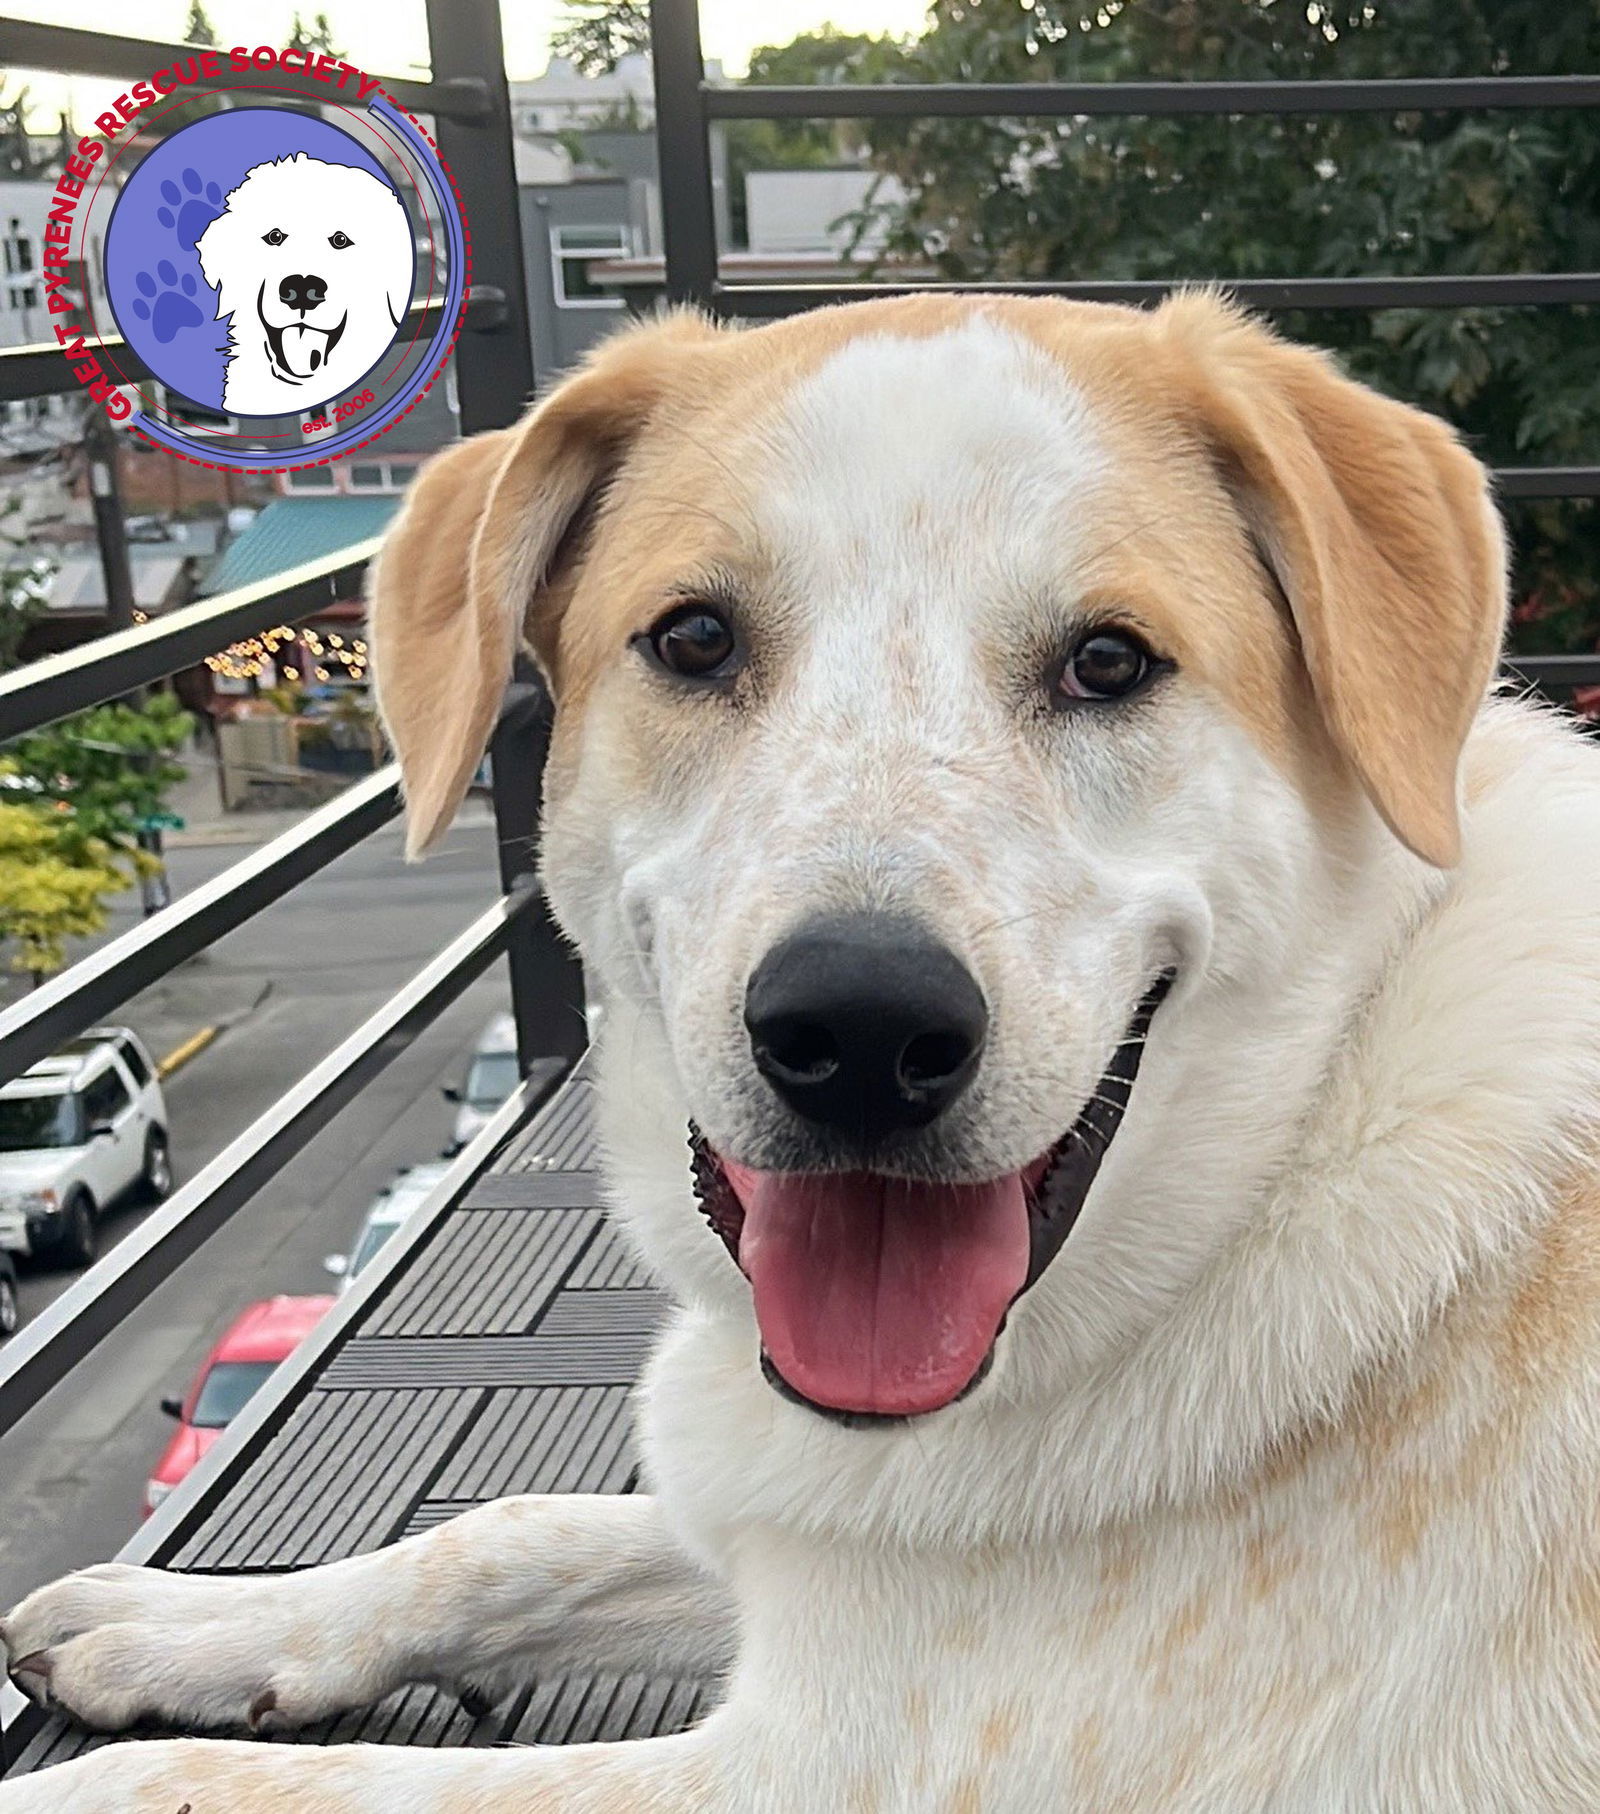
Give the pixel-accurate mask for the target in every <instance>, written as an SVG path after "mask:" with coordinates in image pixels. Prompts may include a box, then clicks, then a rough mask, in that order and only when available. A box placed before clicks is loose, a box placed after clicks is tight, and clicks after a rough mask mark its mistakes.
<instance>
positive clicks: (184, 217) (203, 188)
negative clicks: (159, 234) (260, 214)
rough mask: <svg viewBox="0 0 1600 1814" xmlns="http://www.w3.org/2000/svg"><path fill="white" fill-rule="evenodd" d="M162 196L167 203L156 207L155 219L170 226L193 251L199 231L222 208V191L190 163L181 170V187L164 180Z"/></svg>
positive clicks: (211, 220)
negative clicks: (161, 206)
mask: <svg viewBox="0 0 1600 1814" xmlns="http://www.w3.org/2000/svg"><path fill="white" fill-rule="evenodd" d="M185 190H187V192H188V193H187V194H185ZM161 196H162V199H163V200H164V201H165V202H166V204H167V205H166V207H164V208H157V209H156V219H157V220H158V221H160V222H161V224H162V226H163V227H170V228H171V229H172V230H173V232H174V233H176V234H177V236H178V239H179V241H180V242H181V243H182V244H183V245H184V246H185V247H186V248H187V249H188V250H189V251H191V252H192V251H193V250H194V248H195V246H196V245H197V244H198V243H199V240H200V235H201V234H202V233H204V232H205V230H206V228H207V227H209V226H210V225H211V223H212V222H213V221H214V220H215V219H216V218H217V216H218V215H219V214H220V213H221V212H222V191H221V190H220V189H219V188H218V187H217V185H216V184H215V183H208V182H207V181H206V180H205V179H204V178H203V177H202V176H201V174H200V172H199V171H198V170H195V169H193V168H192V167H190V168H186V169H185V170H184V172H183V188H182V189H180V188H179V187H178V185H177V184H176V183H174V182H171V181H166V182H163V183H162V185H161Z"/></svg>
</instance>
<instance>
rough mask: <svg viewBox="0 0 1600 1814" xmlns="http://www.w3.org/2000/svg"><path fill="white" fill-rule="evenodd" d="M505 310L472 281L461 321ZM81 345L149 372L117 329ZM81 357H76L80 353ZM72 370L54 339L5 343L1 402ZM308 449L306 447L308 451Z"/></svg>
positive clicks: (438, 306) (428, 312)
mask: <svg viewBox="0 0 1600 1814" xmlns="http://www.w3.org/2000/svg"><path fill="white" fill-rule="evenodd" d="M443 310H444V304H443V303H442V302H429V303H417V304H415V305H414V306H413V307H411V308H409V309H407V310H406V314H405V320H404V322H403V324H402V328H403V329H404V328H410V329H411V330H412V331H413V332H415V331H416V329H418V328H420V327H423V326H425V325H426V324H427V323H428V322H430V321H432V320H435V319H436V318H437V317H438V316H439V315H440V314H441V313H442V312H443ZM504 316H505V295H504V293H503V292H502V291H500V290H498V289H496V288H494V287H493V286H492V285H486V284H474V285H473V287H472V288H471V289H470V290H469V291H468V292H467V300H466V307H465V310H464V312H463V314H462V318H461V319H462V326H463V327H465V328H467V329H469V330H473V331H476V330H478V329H487V328H494V327H498V326H499V325H500V324H501V322H502V320H503V319H504ZM84 350H85V352H87V353H90V354H93V355H94V356H96V357H97V358H98V356H99V355H100V354H102V353H104V354H105V355H106V357H107V359H108V360H109V362H110V364H111V366H112V367H113V368H114V369H113V370H111V371H109V372H108V373H107V376H109V377H111V378H112V379H113V381H114V382H121V381H123V380H126V381H127V382H128V383H130V384H131V383H137V382H140V381H141V380H143V379H145V378H149V377H151V376H152V375H153V374H152V373H151V370H150V368H149V366H148V365H146V364H145V362H144V361H143V360H142V359H141V358H140V357H139V355H138V354H137V353H136V352H135V351H134V350H133V348H132V347H131V346H129V345H128V343H127V341H126V340H124V339H122V338H121V336H120V335H117V334H107V335H105V336H104V337H103V338H102V339H99V340H86V341H85V342H84ZM80 363H81V359H80ZM80 388H81V387H80V385H79V383H78V378H77V375H76V373H75V372H74V371H73V369H72V365H71V363H70V361H69V360H68V359H67V357H66V354H65V353H64V352H63V350H62V348H61V347H60V345H59V344H58V343H57V342H56V341H54V340H35V341H32V342H30V343H29V344H28V345H27V346H13V347H7V348H5V349H4V350H3V351H0V403H19V402H21V401H22V399H23V398H25V397H53V396H59V395H62V394H64V393H66V392H69V391H76V390H78V389H80ZM311 451H312V450H311V449H310V448H308V449H307V452H308V454H309V453H310V452H311Z"/></svg>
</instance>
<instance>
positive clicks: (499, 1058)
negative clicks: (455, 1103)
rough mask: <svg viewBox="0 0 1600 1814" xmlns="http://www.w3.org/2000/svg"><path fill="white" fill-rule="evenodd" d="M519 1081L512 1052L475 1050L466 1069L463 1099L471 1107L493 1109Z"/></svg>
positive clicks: (514, 1054) (519, 1074)
mask: <svg viewBox="0 0 1600 1814" xmlns="http://www.w3.org/2000/svg"><path fill="white" fill-rule="evenodd" d="M521 1081H522V1073H521V1071H520V1070H519V1069H518V1067H517V1055H516V1053H515V1052H479V1053H478V1055H477V1056H476V1057H475V1058H474V1059H473V1061H472V1068H471V1070H469V1071H468V1072H467V1089H466V1097H467V1102H468V1103H469V1104H470V1106H471V1107H473V1108H475V1109H497V1108H499V1106H500V1104H501V1103H502V1102H504V1101H505V1100H506V1098H507V1097H508V1096H509V1095H510V1094H511V1092H512V1091H513V1090H514V1089H515V1088H516V1087H517V1085H518V1084H519V1083H521Z"/></svg>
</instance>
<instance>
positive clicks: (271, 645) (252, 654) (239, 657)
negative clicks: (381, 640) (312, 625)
mask: <svg viewBox="0 0 1600 1814" xmlns="http://www.w3.org/2000/svg"><path fill="white" fill-rule="evenodd" d="M291 650H295V651H300V652H303V653H299V654H298V656H297V659H298V660H299V661H300V662H301V663H302V664H303V666H300V665H280V663H279V660H278V657H279V653H280V651H291ZM269 662H270V663H271V664H272V665H273V668H274V669H275V670H276V671H277V672H278V673H279V674H281V675H282V677H283V678H284V679H285V680H299V681H308V680H322V681H326V680H331V679H332V678H333V675H334V670H335V669H342V670H343V672H344V673H345V675H346V676H347V677H348V678H349V679H351V680H365V679H366V677H367V664H368V655H367V645H366V642H365V641H364V640H363V639H362V638H361V637H359V636H357V637H352V638H350V639H348V640H346V638H345V637H343V636H340V635H337V634H333V633H330V634H328V635H326V636H323V635H320V634H319V633H318V632H317V631H315V630H304V629H302V630H297V629H295V628H294V626H293V625H291V624H279V625H278V626H277V627H276V628H275V629H271V630H264V631H262V633H261V634H260V635H259V636H252V637H249V638H248V639H247V640H245V641H244V642H236V643H233V644H232V645H231V646H230V647H228V648H226V649H224V650H222V652H221V653H220V654H217V655H208V656H207V657H206V666H207V667H208V668H209V669H210V670H211V672H212V673H213V674H220V675H222V676H223V678H224V679H227V680H259V679H260V678H261V676H262V674H263V673H264V672H265V671H266V667H267V664H268V663H269Z"/></svg>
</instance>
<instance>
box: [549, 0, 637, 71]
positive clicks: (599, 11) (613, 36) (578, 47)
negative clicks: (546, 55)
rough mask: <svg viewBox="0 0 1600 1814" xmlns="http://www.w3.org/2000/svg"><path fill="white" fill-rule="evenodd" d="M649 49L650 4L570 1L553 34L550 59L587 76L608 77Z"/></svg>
mask: <svg viewBox="0 0 1600 1814" xmlns="http://www.w3.org/2000/svg"><path fill="white" fill-rule="evenodd" d="M649 49H650V6H649V0H567V7H566V13H565V16H564V17H563V18H562V20H561V22H560V23H559V24H558V25H557V26H556V29H555V30H554V31H553V32H552V33H551V34H550V51H551V55H552V56H557V57H565V58H566V59H567V61H568V62H569V63H571V64H572V66H573V67H574V68H575V69H576V70H577V71H578V72H579V74H580V75H586V76H604V75H609V74H610V73H611V72H612V70H614V69H615V68H616V67H617V65H618V64H619V63H620V62H621V61H622V59H623V58H624V57H628V56H633V55H635V54H636V53H640V52H643V53H648V52H649Z"/></svg>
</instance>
